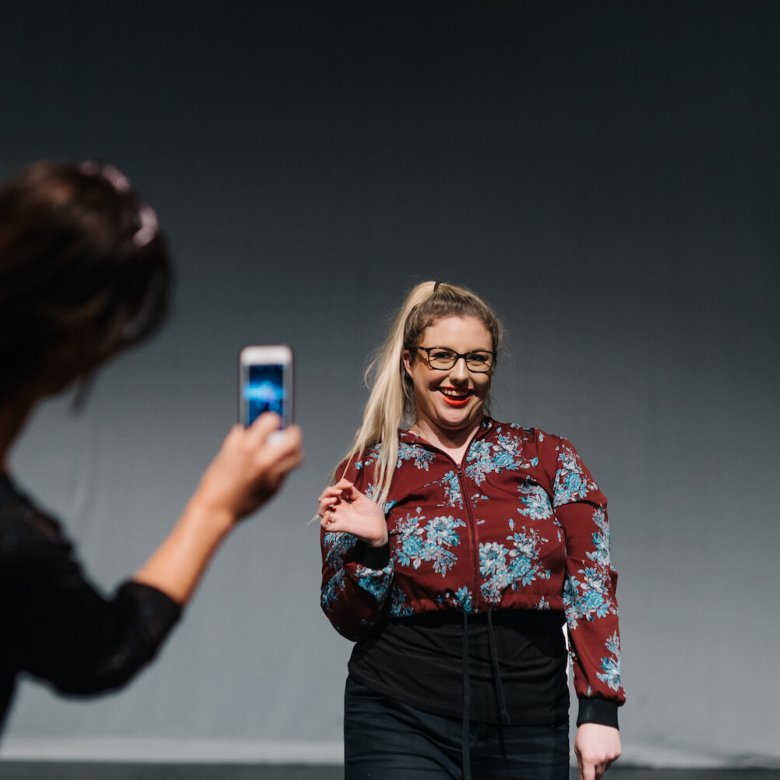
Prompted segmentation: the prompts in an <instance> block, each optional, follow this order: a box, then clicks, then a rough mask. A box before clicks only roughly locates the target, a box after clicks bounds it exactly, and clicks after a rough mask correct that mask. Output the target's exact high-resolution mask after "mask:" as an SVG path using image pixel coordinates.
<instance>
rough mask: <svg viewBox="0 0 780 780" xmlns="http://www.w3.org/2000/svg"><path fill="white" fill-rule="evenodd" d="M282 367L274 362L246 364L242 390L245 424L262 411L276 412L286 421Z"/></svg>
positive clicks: (285, 399) (285, 396)
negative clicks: (244, 405) (244, 381)
mask: <svg viewBox="0 0 780 780" xmlns="http://www.w3.org/2000/svg"><path fill="white" fill-rule="evenodd" d="M284 369H285V367H284V365H282V364H274V363H268V364H265V363H264V364H261V365H249V366H247V372H246V383H245V384H244V391H243V395H244V403H245V404H246V424H247V425H251V424H252V423H253V422H254V421H255V419H256V418H257V417H258V416H259V415H261V414H262V413H263V412H276V414H278V415H279V416H280V417H281V418H282V420H283V421H284V423H285V424H286V423H287V414H286V402H287V391H286V388H285V381H284Z"/></svg>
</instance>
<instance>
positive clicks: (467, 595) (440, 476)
mask: <svg viewBox="0 0 780 780" xmlns="http://www.w3.org/2000/svg"><path fill="white" fill-rule="evenodd" d="M399 436H400V441H399V451H398V462H397V464H396V472H395V476H394V478H393V482H392V486H391V489H390V495H389V497H388V501H387V503H386V504H385V506H384V510H385V516H386V518H387V524H388V527H389V536H390V542H389V548H390V550H389V560H388V561H387V564H386V565H384V567H383V568H373V566H377V565H381V564H377V563H376V562H375V561H373V560H372V559H371V553H375V552H376V551H375V550H369V548H368V546H367V545H365V544H364V543H363V542H360V541H359V540H358V539H357V538H356V537H354V536H353V535H351V534H348V533H341V532H323V533H322V538H321V541H322V557H323V567H322V595H321V604H322V609H323V611H324V612H325V614H326V615H327V617H328V619H329V620H330V621H331V623H332V624H333V626H334V627H335V628H336V630H338V631H339V632H340V633H341V634H343V635H344V636H345V637H347V638H348V639H352V640H357V639H360V638H362V637H363V636H366V635H368V634H369V633H371V631H372V630H373V629H374V628H376V627H377V626H378V625H379V624H381V623H382V622H383V621H385V620H387V619H390V618H392V619H399V618H404V617H408V616H411V615H417V614H421V613H424V612H431V611H436V610H444V609H454V610H459V611H463V612H466V613H468V614H474V613H478V612H485V611H488V610H495V609H544V610H547V609H549V610H563V611H564V612H565V615H566V622H567V625H568V629H569V647H570V654H571V657H572V661H573V667H574V684H575V690H576V692H577V695H578V696H585V697H592V696H598V697H603V698H606V699H609V700H612V701H614V702H616V703H618V704H621V703H622V702H623V701H624V700H625V696H624V692H623V687H622V684H621V680H620V634H619V629H618V608H617V602H616V600H615V586H616V583H617V573H616V572H615V571H614V569H612V567H611V565H610V557H609V525H608V521H607V511H606V507H607V500H606V497H605V496H604V494H603V493H602V492H601V491H600V489H599V487H598V485H597V484H596V483H595V482H594V481H593V477H592V476H591V474H590V472H589V471H588V469H587V468H586V467H585V465H584V463H583V462H582V460H581V459H580V457H579V456H578V455H577V452H576V451H575V450H574V448H573V447H572V445H571V444H570V443H569V441H567V440H566V439H564V438H561V437H559V436H553V435H550V434H546V433H544V432H543V431H541V430H539V429H537V428H521V427H520V426H518V425H514V424H506V423H499V422H496V421H495V420H492V419H490V418H485V420H484V421H483V423H482V425H481V427H480V429H479V431H478V432H477V434H476V436H475V437H474V439H473V440H472V442H471V445H470V446H469V449H468V451H467V453H466V456H465V457H464V459H463V463H462V464H461V465H460V466H459V465H458V464H456V463H455V462H454V461H453V460H452V459H451V458H450V457H449V456H448V455H447V454H446V453H444V452H443V451H441V450H439V449H437V448H436V447H434V446H433V445H431V444H429V443H428V442H426V441H425V440H424V439H422V438H420V437H418V436H416V435H415V434H412V433H409V432H407V431H401V432H400V433H399ZM377 455H378V447H374V448H372V449H370V450H368V451H367V452H366V453H365V456H364V458H363V460H362V461H359V462H353V463H350V464H349V466H348V467H347V469H346V473H345V476H346V477H347V479H349V480H351V481H353V482H354V484H355V486H356V487H357V488H358V489H359V490H361V491H363V492H365V493H366V494H368V495H369V496H371V494H372V493H373V484H372V475H373V467H374V465H375V463H376V459H377ZM343 469H344V467H343V466H342V467H341V470H343ZM340 474H341V471H340V472H339V475H340Z"/></svg>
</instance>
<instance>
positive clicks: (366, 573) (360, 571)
mask: <svg viewBox="0 0 780 780" xmlns="http://www.w3.org/2000/svg"><path fill="white" fill-rule="evenodd" d="M355 582H356V583H357V585H358V586H359V587H360V588H361V589H362V590H364V591H366V593H369V594H371V596H373V597H374V600H375V601H378V602H381V601H382V600H383V599H384V597H385V596H386V595H387V584H388V575H387V573H386V572H385V570H384V569H380V570H379V571H377V570H376V569H369V568H366V567H365V566H363V565H362V564H358V565H357V567H356V569H355Z"/></svg>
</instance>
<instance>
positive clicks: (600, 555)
mask: <svg viewBox="0 0 780 780" xmlns="http://www.w3.org/2000/svg"><path fill="white" fill-rule="evenodd" d="M593 522H594V523H595V524H596V528H597V529H598V530H596V531H594V532H593V537H592V538H593V546H594V548H595V549H594V551H593V552H589V553H588V558H590V559H591V560H592V561H593V562H594V563H596V564H597V565H598V566H601V567H609V522H608V521H607V513H606V512H605V511H604V507H601V506H600V507H599V508H598V509H597V510H596V511H595V512H594V513H593Z"/></svg>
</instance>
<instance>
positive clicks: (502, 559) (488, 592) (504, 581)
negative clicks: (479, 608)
mask: <svg viewBox="0 0 780 780" xmlns="http://www.w3.org/2000/svg"><path fill="white" fill-rule="evenodd" d="M508 555H509V550H507V548H506V547H504V545H503V544H499V543H498V542H481V543H480V545H479V573H480V574H481V575H482V577H483V578H484V582H483V583H482V586H481V588H480V591H481V593H482V598H484V599H485V601H487V602H488V603H490V604H498V603H499V602H500V601H501V593H502V592H503V591H504V589H505V588H506V587H507V586H508V585H509V582H510V577H509V567H508V566H507V556H508Z"/></svg>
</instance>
